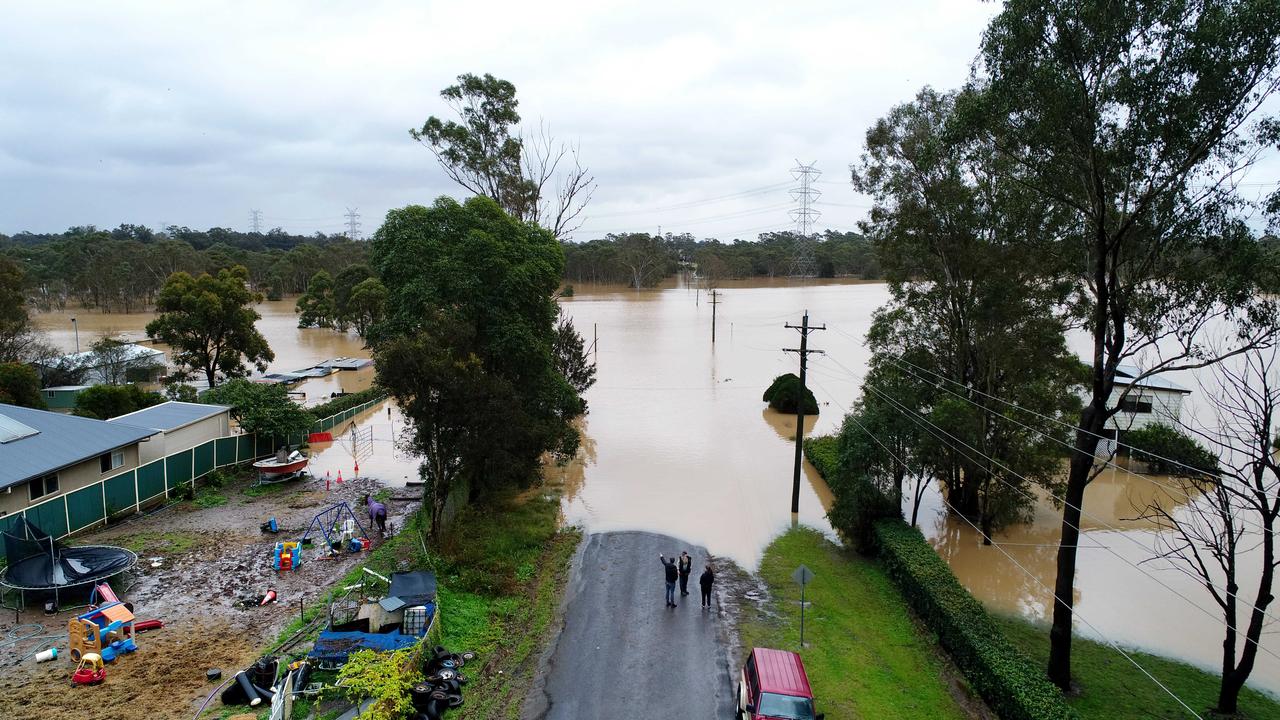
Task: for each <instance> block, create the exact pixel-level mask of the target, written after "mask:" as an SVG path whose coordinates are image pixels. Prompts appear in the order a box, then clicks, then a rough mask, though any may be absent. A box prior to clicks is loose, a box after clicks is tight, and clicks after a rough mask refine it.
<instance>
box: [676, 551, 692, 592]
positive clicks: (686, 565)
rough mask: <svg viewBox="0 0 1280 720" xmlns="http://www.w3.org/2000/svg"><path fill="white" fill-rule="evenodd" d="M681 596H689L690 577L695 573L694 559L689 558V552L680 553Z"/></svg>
mask: <svg viewBox="0 0 1280 720" xmlns="http://www.w3.org/2000/svg"><path fill="white" fill-rule="evenodd" d="M679 569H680V595H681V596H684V595H688V594H689V575H690V574H691V573H692V572H693V558H691V557H689V551H688V550H682V551H681V552H680V566H679Z"/></svg>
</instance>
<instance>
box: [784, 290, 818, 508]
mask: <svg viewBox="0 0 1280 720" xmlns="http://www.w3.org/2000/svg"><path fill="white" fill-rule="evenodd" d="M783 327H787V328H791V329H793V330H799V331H800V347H798V348H782V351H783V352H793V353H796V354H797V355H799V356H800V393H799V394H798V395H797V396H796V462H795V468H794V472H793V474H792V477H791V514H793V515H794V514H796V513H798V512H800V467H801V465H802V464H803V463H804V400H805V396H806V395H807V394H808V391H807V390H806V389H805V386H804V380H805V369H806V368H807V367H808V365H809V354H810V353H821V352H822V351H821V350H814V349H811V348H810V347H809V333H811V332H813V331H815V330H826V329H827V325H826V323H823V324H822V327H815V326H812V325H810V324H809V311H808V310H805V311H804V319H803V320H801V322H800V324H799V325H792V324H791V323H785V324H784V325H783Z"/></svg>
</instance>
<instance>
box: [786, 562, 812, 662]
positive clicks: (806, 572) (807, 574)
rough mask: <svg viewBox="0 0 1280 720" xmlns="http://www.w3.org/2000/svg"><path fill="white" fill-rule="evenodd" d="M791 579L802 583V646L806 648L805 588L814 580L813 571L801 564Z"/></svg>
mask: <svg viewBox="0 0 1280 720" xmlns="http://www.w3.org/2000/svg"><path fill="white" fill-rule="evenodd" d="M791 579H792V580H795V581H796V582H798V583H800V648H801V649H802V650H803V649H804V609H805V605H806V603H805V601H804V588H805V586H806V585H808V584H809V582H810V581H812V580H813V571H812V570H810V569H809V568H807V567H805V566H804V565H801V566H800V567H798V568H796V571H795V572H793V573H791Z"/></svg>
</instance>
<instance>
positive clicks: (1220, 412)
mask: <svg viewBox="0 0 1280 720" xmlns="http://www.w3.org/2000/svg"><path fill="white" fill-rule="evenodd" d="M1215 375H1216V376H1217V378H1216V379H1217V382H1216V383H1214V384H1215V385H1216V387H1212V388H1210V387H1208V384H1207V383H1203V382H1202V383H1201V386H1200V387H1201V390H1202V391H1203V395H1204V396H1205V397H1206V398H1208V402H1209V403H1210V405H1211V406H1212V407H1213V409H1214V411H1215V413H1214V414H1215V415H1216V418H1215V419H1216V422H1215V423H1214V426H1213V428H1211V429H1209V428H1189V430H1190V431H1191V432H1192V433H1194V434H1195V435H1198V436H1199V437H1200V438H1201V439H1203V440H1205V441H1207V442H1208V443H1209V445H1210V446H1211V447H1212V448H1213V450H1214V451H1215V452H1216V453H1217V454H1218V456H1219V457H1220V458H1221V466H1220V468H1218V469H1217V470H1216V471H1214V472H1203V471H1201V472H1194V471H1193V472H1187V471H1186V469H1184V471H1183V472H1182V474H1183V475H1184V476H1186V480H1185V481H1184V482H1185V485H1184V487H1186V488H1187V489H1188V490H1190V491H1194V497H1193V499H1192V501H1191V502H1190V503H1189V504H1188V505H1187V507H1186V508H1185V509H1184V510H1183V511H1181V512H1176V513H1175V512H1174V508H1172V507H1168V506H1167V505H1162V504H1160V503H1158V502H1156V503H1153V504H1152V505H1151V506H1149V507H1148V508H1147V512H1148V517H1149V518H1151V519H1153V520H1154V521H1155V522H1156V524H1157V525H1158V526H1159V527H1161V528H1162V529H1165V530H1167V531H1169V532H1168V533H1162V534H1161V535H1160V539H1161V540H1160V541H1161V542H1162V543H1163V545H1164V547H1163V552H1162V555H1163V556H1164V557H1166V558H1168V559H1170V560H1171V561H1173V562H1175V563H1178V564H1181V565H1184V566H1185V568H1184V571H1185V572H1187V573H1188V574H1189V575H1190V576H1191V577H1193V578H1195V579H1196V580H1198V581H1199V583H1200V585H1201V586H1202V587H1204V589H1205V591H1206V592H1208V593H1209V595H1210V596H1211V597H1212V598H1213V601H1214V603H1215V604H1216V605H1217V606H1218V608H1219V609H1220V610H1221V612H1222V619H1223V624H1224V625H1225V627H1226V631H1225V635H1224V636H1223V640H1222V677H1221V682H1220V683H1219V686H1218V703H1217V706H1216V707H1214V711H1215V712H1217V713H1221V714H1222V715H1224V716H1231V715H1235V714H1236V712H1237V710H1238V701H1239V698H1240V690H1241V688H1243V687H1244V684H1245V681H1246V680H1248V679H1249V676H1250V674H1251V673H1252V672H1253V666H1254V662H1255V661H1256V660H1257V657H1258V648H1259V647H1260V643H1261V642H1262V640H1263V637H1262V634H1263V628H1264V627H1265V626H1266V622H1267V621H1266V617H1267V607H1268V606H1269V605H1270V604H1271V603H1272V601H1274V600H1275V593H1274V588H1275V581H1276V570H1277V568H1280V556H1278V555H1277V547H1276V534H1277V532H1278V531H1280V458H1277V456H1276V444H1277V441H1280V437H1278V436H1277V434H1276V433H1277V429H1278V425H1280V353H1277V351H1276V349H1275V348H1271V349H1269V350H1266V351H1261V352H1251V353H1249V354H1247V355H1245V356H1244V358H1243V362H1242V363H1239V366H1238V367H1227V366H1226V365H1220V366H1218V368H1217V372H1216V373H1215ZM1197 449H1199V448H1198V447H1197ZM1254 558H1256V560H1255V559H1254ZM1255 562H1256V564H1254V563H1255ZM1255 578H1256V580H1254V579H1255ZM1254 582H1256V584H1253V585H1252V587H1249V585H1250V584H1251V583H1254ZM1242 615H1243V618H1242V617H1241V616H1242Z"/></svg>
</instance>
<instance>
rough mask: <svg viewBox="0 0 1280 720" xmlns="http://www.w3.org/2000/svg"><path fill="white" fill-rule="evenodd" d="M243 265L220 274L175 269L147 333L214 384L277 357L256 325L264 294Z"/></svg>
mask: <svg viewBox="0 0 1280 720" xmlns="http://www.w3.org/2000/svg"><path fill="white" fill-rule="evenodd" d="M248 279H249V271H248V270H246V269H245V268H244V267H243V266H239V265H237V266H236V267H233V268H228V269H223V270H219V271H218V274H217V276H216V277H215V276H213V275H210V274H208V273H202V274H201V275H200V276H199V277H192V276H190V275H188V274H187V273H185V272H180V273H175V274H173V275H170V276H169V279H168V280H166V281H165V284H164V287H163V288H161V290H160V295H159V296H158V297H157V298H156V310H157V311H158V312H159V313H160V315H159V317H157V318H156V319H155V320H152V321H151V322H149V323H147V336H148V337H150V338H151V339H153V340H158V341H160V342H162V343H164V344H166V345H168V346H169V347H170V348H172V349H173V354H172V356H171V357H172V360H173V362H174V364H175V365H177V366H178V367H179V368H180V369H183V370H188V371H199V372H203V373H204V376H205V379H206V380H208V382H209V387H211V388H212V387H214V386H216V385H217V384H218V379H219V375H221V376H222V377H225V378H237V377H244V376H245V375H248V374H249V366H250V365H252V366H253V367H255V368H257V369H258V370H259V371H260V372H261V371H265V370H266V369H267V363H269V362H271V361H272V360H274V359H275V357H276V356H275V353H273V352H271V347H270V346H269V345H267V339H266V338H264V337H263V336H262V333H260V332H258V329H257V328H256V327H254V322H256V321H257V320H258V319H259V318H261V317H262V316H261V315H259V314H258V311H257V310H254V309H253V304H254V303H255V302H261V301H262V297H261V296H260V295H258V294H257V293H254V292H252V291H251V290H249V287H248V282H247V281H248Z"/></svg>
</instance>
